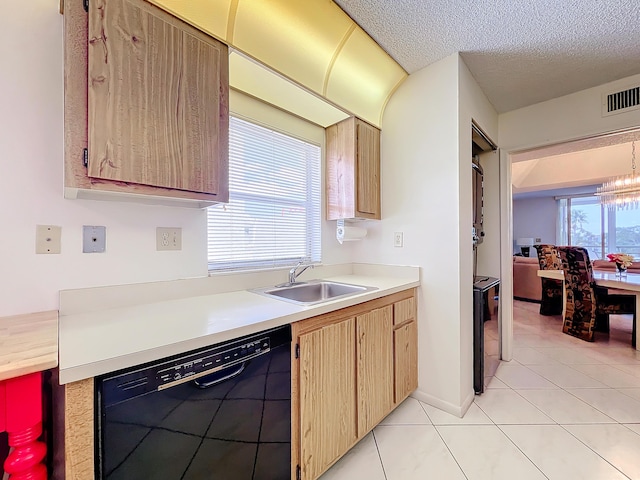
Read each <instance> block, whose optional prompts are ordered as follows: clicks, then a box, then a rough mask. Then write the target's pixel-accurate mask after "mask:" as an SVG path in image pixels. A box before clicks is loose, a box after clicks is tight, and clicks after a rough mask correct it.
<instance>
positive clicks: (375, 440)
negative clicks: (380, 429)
mask: <svg viewBox="0 0 640 480" xmlns="http://www.w3.org/2000/svg"><path fill="white" fill-rule="evenodd" d="M371 435H372V436H373V443H374V444H375V446H376V452H378V459H379V460H380V466H381V467H382V474H383V475H384V480H389V478H388V477H387V471H386V470H385V468H384V462H383V461H382V454H381V453H380V447H379V446H378V439H377V438H376V432H375V428H374V429H373V430H371Z"/></svg>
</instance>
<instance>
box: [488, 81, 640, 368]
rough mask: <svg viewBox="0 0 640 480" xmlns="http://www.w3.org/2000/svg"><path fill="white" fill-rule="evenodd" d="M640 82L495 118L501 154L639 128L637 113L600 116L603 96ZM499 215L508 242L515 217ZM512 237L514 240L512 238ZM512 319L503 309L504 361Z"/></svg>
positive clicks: (506, 275)
mask: <svg viewBox="0 0 640 480" xmlns="http://www.w3.org/2000/svg"><path fill="white" fill-rule="evenodd" d="M639 83H640V75H634V76H631V77H627V78H623V79H621V80H617V81H615V82H611V83H608V84H604V85H601V86H598V87H594V88H589V89H587V90H582V91H580V92H576V93H573V94H571V95H566V96H564V97H560V98H555V99H553V100H549V101H546V102H541V103H538V104H536V105H531V106H529V107H524V108H520V109H518V110H513V111H511V112H507V113H503V114H500V115H499V117H498V124H499V125H498V126H499V139H500V147H501V148H502V149H503V152H506V153H505V159H506V158H507V156H508V153H512V152H517V151H521V150H525V149H529V148H536V147H542V146H546V145H551V144H554V143H561V142H566V141H569V140H576V139H580V138H586V137H590V136H594V135H599V134H602V133H608V132H613V131H616V130H623V129H627V128H634V127H638V126H640V110H634V111H631V112H625V113H619V114H617V115H610V116H607V117H603V116H602V113H601V101H602V95H603V94H605V93H610V92H612V91H617V90H624V89H626V88H629V87H630V86H632V85H638V84H639ZM505 163H506V162H505ZM509 166H510V165H509ZM504 172H505V175H504V176H503V177H502V179H501V182H500V183H501V190H502V191H503V192H507V193H505V194H504V198H510V197H511V195H510V193H511V169H510V168H508V167H505V168H504ZM502 212H503V214H502V216H501V230H502V232H503V239H508V238H509V235H508V234H506V233H505V232H507V231H509V232H511V231H512V229H513V221H514V218H515V215H510V210H509V208H508V206H507V205H505V206H504V208H503V210H502ZM513 238H517V237H515V236H514V237H513ZM512 248H513V245H512V242H511V241H504V242H503V244H502V247H501V250H502V259H503V261H504V262H507V261H508V259H509V258H510V257H511V255H512ZM502 272H503V274H502V283H503V285H505V284H506V285H507V287H508V290H510V289H511V287H512V283H513V272H512V269H511V268H504V269H503V270H502ZM510 291H512V290H510ZM503 292H504V290H503ZM505 293H506V292H505ZM504 300H505V299H504V297H503V298H502V299H501V302H504ZM502 304H503V303H502ZM503 305H504V304H503ZM512 319H513V310H512V308H511V305H508V306H505V307H503V308H502V324H503V327H506V330H507V334H506V335H503V342H504V343H503V349H505V350H503V352H504V351H506V352H507V355H506V358H510V356H511V354H510V351H511V346H510V345H509V344H508V342H510V341H511V338H510V331H509V330H510V329H511V328H512V327H511V325H512Z"/></svg>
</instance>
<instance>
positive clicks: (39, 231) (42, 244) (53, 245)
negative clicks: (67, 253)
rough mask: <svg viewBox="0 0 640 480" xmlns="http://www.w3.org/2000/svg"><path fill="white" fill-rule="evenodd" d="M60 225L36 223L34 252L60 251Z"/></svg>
mask: <svg viewBox="0 0 640 480" xmlns="http://www.w3.org/2000/svg"><path fill="white" fill-rule="evenodd" d="M61 236H62V227H58V226H56V225H36V253H45V254H50V253H60V250H61V241H60V238H61Z"/></svg>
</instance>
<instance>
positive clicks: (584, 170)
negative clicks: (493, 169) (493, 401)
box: [500, 127, 640, 361]
mask: <svg viewBox="0 0 640 480" xmlns="http://www.w3.org/2000/svg"><path fill="white" fill-rule="evenodd" d="M634 141H635V142H636V146H637V147H638V148H639V149H640V128H638V127H634V128H631V129H625V130H621V131H616V132H611V133H606V134H601V135H595V136H591V137H586V138H581V139H575V140H569V141H566V142H562V143H556V144H549V145H542V146H539V147H535V148H530V149H527V150H514V151H509V152H501V155H500V175H501V178H502V180H501V182H500V202H501V207H500V231H501V247H500V252H501V253H500V258H501V263H502V269H501V279H502V292H503V295H501V298H500V307H501V309H502V311H503V315H502V332H501V337H500V338H501V347H502V348H501V352H502V355H501V358H502V359H503V360H507V361H508V360H511V358H512V342H513V267H512V264H513V259H512V258H513V254H514V252H515V251H516V249H517V246H516V245H515V244H514V238H521V237H532V238H536V239H538V238H539V239H540V242H539V243H552V244H558V245H559V244H569V243H572V244H579V243H581V242H583V243H584V242H586V243H588V242H589V241H592V240H593V239H594V238H595V237H597V236H598V235H601V238H600V239H599V240H601V241H599V242H596V245H587V244H586V243H585V245H584V246H587V247H589V246H591V247H592V248H595V250H594V255H596V258H600V257H601V253H602V248H603V247H602V245H606V246H605V247H604V248H605V250H607V249H608V248H611V245H612V244H611V243H610V240H608V238H610V233H611V231H610V227H611V221H610V220H609V217H608V216H607V217H602V218H606V220H602V219H600V220H598V221H594V222H593V223H594V225H599V226H600V230H598V232H596V233H594V234H592V235H591V234H589V235H586V234H585V235H583V238H582V239H581V240H578V239H577V238H576V237H574V238H573V239H569V236H570V235H569V233H570V231H571V225H569V226H567V227H564V226H563V225H562V221H561V220H562V215H561V213H560V212H559V207H558V208H556V211H558V212H559V213H558V217H557V219H556V220H557V221H556V222H554V226H555V228H554V231H553V232H552V233H550V232H548V231H547V232H546V233H543V232H540V234H538V233H539V231H538V230H536V228H537V227H536V224H535V222H531V221H525V222H521V225H522V224H525V225H527V226H528V227H529V228H530V230H528V231H523V230H522V229H521V227H520V226H517V225H516V224H517V223H518V222H516V220H515V218H516V216H517V215H519V214H520V212H519V209H518V206H519V205H518V201H519V200H521V199H526V198H541V197H542V196H546V197H548V198H553V201H555V202H557V201H559V200H561V199H562V197H563V196H564V197H569V196H572V195H573V196H574V197H580V198H586V197H584V196H585V195H586V196H591V197H593V194H594V192H595V190H596V188H597V187H598V186H599V185H601V184H602V182H604V181H606V180H607V179H608V178H610V177H612V176H617V175H624V174H628V173H630V171H631V150H632V143H633V142H634ZM541 192H542V193H541ZM577 203H578V204H580V203H585V201H579V202H577ZM587 203H588V202H587ZM514 204H515V206H514ZM594 208H595V209H596V210H598V211H599V209H600V207H599V205H597V206H595V207H594ZM633 212H635V213H636V216H637V210H633ZM623 216H624V214H620V218H621V219H622V218H623ZM636 216H634V218H635V217H636ZM565 220H566V217H565ZM603 221H604V222H605V224H602V222H603ZM582 227H585V225H584V224H583V225H582ZM563 228H564V230H563ZM567 228H568V229H569V230H568V231H567ZM614 230H615V227H614ZM603 232H605V233H606V235H605V237H606V238H602V233H603ZM582 233H583V234H584V232H582ZM576 242H577V243H576ZM592 243H593V242H592ZM596 252H599V253H596ZM590 253H591V251H590Z"/></svg>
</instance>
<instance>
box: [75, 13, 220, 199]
mask: <svg viewBox="0 0 640 480" xmlns="http://www.w3.org/2000/svg"><path fill="white" fill-rule="evenodd" d="M88 75H89V78H88V90H89V91H88V102H89V104H88V120H89V166H88V175H89V177H93V178H101V179H106V180H113V181H119V182H127V183H135V184H142V185H152V186H157V187H165V188H171V189H177V190H185V191H191V192H201V193H211V194H217V195H220V196H221V200H222V201H226V198H225V197H226V195H227V188H228V187H227V185H228V180H227V165H228V121H229V120H228V52H227V46H226V45H224V44H222V43H220V42H218V41H217V40H215V39H213V38H211V37H209V36H207V35H205V34H204V33H202V32H200V31H198V30H196V29H195V28H193V27H191V26H189V25H187V24H186V23H184V22H182V21H181V20H178V19H176V18H175V17H173V16H171V15H169V14H167V13H166V12H164V11H162V10H160V9H158V8H156V7H154V6H152V5H150V4H148V3H146V2H145V1H143V0H108V1H107V0H91V2H90V7H89V46H88Z"/></svg>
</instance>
